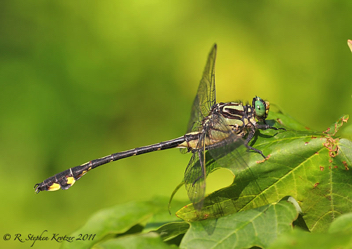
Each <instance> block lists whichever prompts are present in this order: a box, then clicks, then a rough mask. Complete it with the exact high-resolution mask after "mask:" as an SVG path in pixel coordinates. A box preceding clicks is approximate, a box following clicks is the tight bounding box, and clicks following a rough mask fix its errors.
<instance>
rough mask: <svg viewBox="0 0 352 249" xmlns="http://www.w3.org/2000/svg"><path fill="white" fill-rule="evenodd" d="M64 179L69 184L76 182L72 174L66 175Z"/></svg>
mask: <svg viewBox="0 0 352 249" xmlns="http://www.w3.org/2000/svg"><path fill="white" fill-rule="evenodd" d="M66 179H67V184H70V185H71V186H72V185H73V184H75V182H76V180H75V178H74V177H72V176H70V177H67V178H66Z"/></svg>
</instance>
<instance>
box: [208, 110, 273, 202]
mask: <svg viewBox="0 0 352 249" xmlns="http://www.w3.org/2000/svg"><path fill="white" fill-rule="evenodd" d="M214 115H215V114H214ZM212 121H214V124H213V128H215V130H216V132H215V133H213V132H212V131H211V129H210V130H209V131H208V136H209V137H211V136H214V134H216V136H217V139H219V140H220V142H219V143H217V144H214V145H212V146H209V147H208V148H207V149H208V151H209V154H210V155H211V157H212V158H213V159H214V160H215V161H216V164H217V165H219V166H220V167H223V168H228V169H230V170H231V171H232V172H233V173H234V174H235V176H236V179H237V181H242V182H244V181H246V182H248V184H250V188H251V189H250V190H249V189H248V191H249V192H250V193H251V195H253V196H257V195H258V194H260V193H261V192H262V191H261V189H260V187H259V185H258V183H257V181H256V179H257V178H258V176H257V175H254V173H253V171H252V170H251V169H250V167H249V166H248V164H247V163H246V159H244V158H243V157H242V156H241V154H240V153H239V151H242V152H245V151H247V148H246V147H245V141H244V140H243V138H242V137H240V136H238V135H237V134H236V133H234V132H232V131H231V129H230V128H229V126H227V125H226V120H225V118H224V117H223V116H222V115H220V114H218V115H217V116H215V117H213V118H212ZM245 155H249V153H245ZM259 198H260V199H262V203H267V201H266V198H265V197H264V196H263V195H262V196H260V197H259Z"/></svg>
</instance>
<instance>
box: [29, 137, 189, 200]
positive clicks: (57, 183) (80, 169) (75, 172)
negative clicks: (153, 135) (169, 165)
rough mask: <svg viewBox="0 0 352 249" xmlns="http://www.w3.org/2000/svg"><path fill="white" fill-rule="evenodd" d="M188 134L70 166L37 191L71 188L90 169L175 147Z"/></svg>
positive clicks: (36, 188) (47, 180) (42, 183)
mask: <svg viewBox="0 0 352 249" xmlns="http://www.w3.org/2000/svg"><path fill="white" fill-rule="evenodd" d="M186 139H188V137H187V136H182V137H179V138H175V139H172V140H168V141H164V142H160V143H157V144H152V145H148V146H143V147H138V148H135V149H131V150H127V151H123V152H118V153H114V154H111V155H108V156H105V157H102V158H98V159H95V160H92V161H89V162H87V163H84V164H82V165H79V166H76V167H73V168H70V169H68V170H65V171H63V172H61V173H58V174H56V175H54V176H52V177H49V178H48V179H46V180H44V181H43V182H41V183H37V184H36V185H35V186H34V187H35V191H36V192H37V193H39V192H40V191H44V190H46V191H56V190H59V189H60V188H61V189H68V188H70V187H71V186H72V185H73V184H74V183H75V182H76V181H77V180H78V179H80V178H81V177H82V176H83V175H85V174H86V173H87V172H88V171H90V170H92V169H94V168H97V167H99V166H100V165H103V164H106V163H109V162H112V161H117V160H120V159H123V158H126V157H131V156H136V155H141V154H145V153H148V152H153V151H158V150H166V149H170V148H175V147H177V146H179V145H180V144H182V143H183V142H184V141H185V140H186Z"/></svg>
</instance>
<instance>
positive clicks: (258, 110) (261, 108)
mask: <svg viewBox="0 0 352 249" xmlns="http://www.w3.org/2000/svg"><path fill="white" fill-rule="evenodd" d="M254 105H255V114H256V115H257V117H263V116H265V111H266V110H265V103H264V101H263V100H262V99H257V100H256V101H255V102H254Z"/></svg>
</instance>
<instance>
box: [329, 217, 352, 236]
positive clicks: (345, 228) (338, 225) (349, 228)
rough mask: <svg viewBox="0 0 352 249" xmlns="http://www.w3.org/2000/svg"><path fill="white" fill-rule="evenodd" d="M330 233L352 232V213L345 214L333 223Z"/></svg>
mask: <svg viewBox="0 0 352 249" xmlns="http://www.w3.org/2000/svg"><path fill="white" fill-rule="evenodd" d="M329 232H330V233H340V232H347V233H350V234H352V213H348V214H343V215H341V216H339V217H337V219H336V220H335V221H334V222H333V223H331V226H330V228H329Z"/></svg>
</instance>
